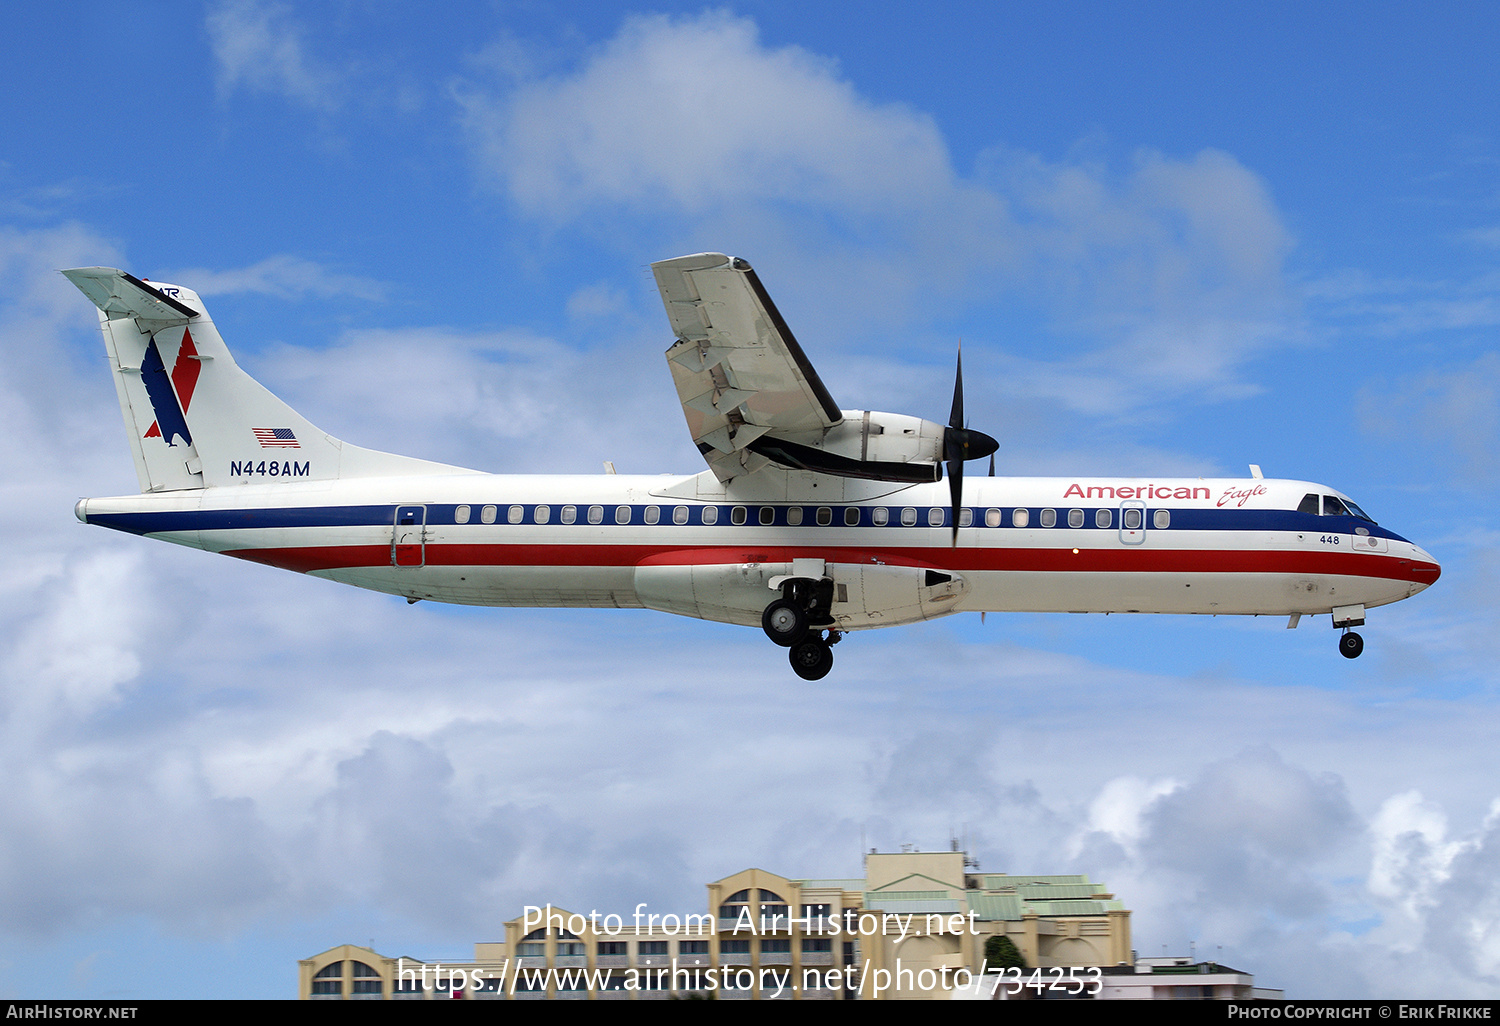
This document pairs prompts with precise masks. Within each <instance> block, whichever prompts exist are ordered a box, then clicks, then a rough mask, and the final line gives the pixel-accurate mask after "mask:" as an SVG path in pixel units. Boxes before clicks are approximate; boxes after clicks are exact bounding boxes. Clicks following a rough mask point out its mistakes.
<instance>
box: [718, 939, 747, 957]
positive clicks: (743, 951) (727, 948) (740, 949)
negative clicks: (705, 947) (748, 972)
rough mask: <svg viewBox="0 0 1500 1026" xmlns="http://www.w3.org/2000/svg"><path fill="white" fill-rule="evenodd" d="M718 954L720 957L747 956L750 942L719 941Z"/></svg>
mask: <svg viewBox="0 0 1500 1026" xmlns="http://www.w3.org/2000/svg"><path fill="white" fill-rule="evenodd" d="M719 954H721V955H748V954H750V942H749V941H747V940H722V941H719Z"/></svg>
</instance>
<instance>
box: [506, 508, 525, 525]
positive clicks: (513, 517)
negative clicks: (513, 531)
mask: <svg viewBox="0 0 1500 1026" xmlns="http://www.w3.org/2000/svg"><path fill="white" fill-rule="evenodd" d="M525 515H526V510H525V509H524V508H522V507H520V506H512V507H511V508H510V509H508V510H506V511H505V522H506V523H507V524H519V523H520V522H521V518H522V517H523V516H525Z"/></svg>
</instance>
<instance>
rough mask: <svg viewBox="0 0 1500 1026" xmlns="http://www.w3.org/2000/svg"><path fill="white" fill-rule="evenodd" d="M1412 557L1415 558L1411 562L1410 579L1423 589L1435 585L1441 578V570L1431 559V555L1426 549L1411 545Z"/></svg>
mask: <svg viewBox="0 0 1500 1026" xmlns="http://www.w3.org/2000/svg"><path fill="white" fill-rule="evenodd" d="M1412 549H1413V550H1414V552H1413V555H1414V556H1415V557H1416V558H1415V559H1413V560H1412V562H1411V568H1410V569H1411V579H1412V580H1413V581H1415V582H1416V583H1417V584H1420V585H1422V586H1423V587H1424V588H1425V587H1428V586H1429V585H1432V584H1435V583H1436V582H1437V579H1438V578H1439V577H1441V576H1443V568H1442V567H1441V566H1439V565H1438V561H1437V560H1435V559H1433V558H1432V554H1431V553H1429V552H1428V551H1427V550H1426V549H1422V548H1418V547H1417V546H1415V545H1413V546H1412Z"/></svg>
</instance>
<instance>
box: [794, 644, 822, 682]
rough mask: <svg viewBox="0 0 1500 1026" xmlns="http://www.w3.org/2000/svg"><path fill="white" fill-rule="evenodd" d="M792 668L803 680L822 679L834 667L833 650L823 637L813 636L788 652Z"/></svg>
mask: <svg viewBox="0 0 1500 1026" xmlns="http://www.w3.org/2000/svg"><path fill="white" fill-rule="evenodd" d="M787 657H788V658H789V659H790V660H791V663H792V670H793V671H794V672H795V673H796V674H797V676H799V677H801V678H802V679H803V680H822V679H823V678H824V677H826V676H828V671H829V670H831V669H833V652H832V651H831V650H830V649H829V647H828V644H827V643H826V642H825V641H823V639H822V638H811V639H809V640H807V641H804V642H802V643H801V644H799V645H796V646H794V647H793V648H792V650H791V651H790V652H788V653H787Z"/></svg>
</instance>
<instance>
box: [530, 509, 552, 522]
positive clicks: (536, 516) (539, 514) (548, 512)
mask: <svg viewBox="0 0 1500 1026" xmlns="http://www.w3.org/2000/svg"><path fill="white" fill-rule="evenodd" d="M531 519H532V521H533V522H535V523H538V524H545V523H546V522H547V521H549V520H551V519H552V507H551V506H538V507H537V508H536V510H535V512H533V513H532V515H531Z"/></svg>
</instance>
